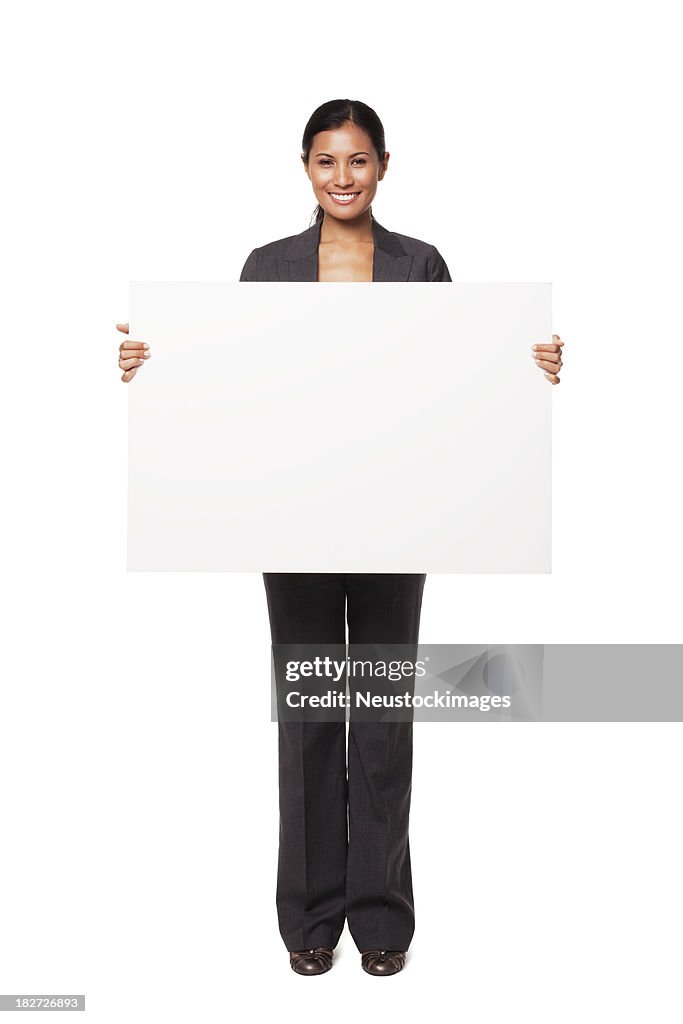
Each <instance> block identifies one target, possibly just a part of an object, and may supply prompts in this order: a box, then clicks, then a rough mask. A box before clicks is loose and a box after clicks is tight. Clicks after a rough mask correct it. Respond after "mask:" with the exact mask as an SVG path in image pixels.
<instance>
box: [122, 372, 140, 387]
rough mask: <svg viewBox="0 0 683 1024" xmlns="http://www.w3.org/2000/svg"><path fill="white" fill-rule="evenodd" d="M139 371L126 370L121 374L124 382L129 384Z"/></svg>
mask: <svg viewBox="0 0 683 1024" xmlns="http://www.w3.org/2000/svg"><path fill="white" fill-rule="evenodd" d="M137 372H138V371H137V370H126V372H125V373H122V374H121V380H122V381H123V382H124V384H127V383H128V381H129V380H132V379H133V377H134V376H135V374H136V373H137Z"/></svg>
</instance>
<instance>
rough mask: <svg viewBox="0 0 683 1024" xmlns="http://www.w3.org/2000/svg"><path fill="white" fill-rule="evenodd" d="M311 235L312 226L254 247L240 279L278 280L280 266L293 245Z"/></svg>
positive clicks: (299, 243) (302, 241) (300, 242)
mask: <svg viewBox="0 0 683 1024" xmlns="http://www.w3.org/2000/svg"><path fill="white" fill-rule="evenodd" d="M310 235H311V228H308V229H306V231H300V232H298V233H297V234H295V235H285V237H284V238H276V239H274V240H273V241H272V242H266V243H265V244H264V245H259V246H257V247H256V248H255V249H252V250H251V252H250V253H249V255H248V256H247V259H246V262H245V264H244V267H243V268H242V274H241V276H240V281H262V280H278V269H277V268H278V266H279V265H280V264H281V261H282V260H283V259H284V258H285V254H286V253H287V252H289V251H290V249H291V248H292V245H295V244H298V245H301V244H302V243H304V242H305V240H306V239H307V238H308V237H309V236H310Z"/></svg>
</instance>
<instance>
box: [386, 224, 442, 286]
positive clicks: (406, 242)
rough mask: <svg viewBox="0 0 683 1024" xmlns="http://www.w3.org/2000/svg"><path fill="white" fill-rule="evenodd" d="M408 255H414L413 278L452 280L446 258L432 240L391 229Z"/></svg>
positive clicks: (393, 237) (396, 242)
mask: <svg viewBox="0 0 683 1024" xmlns="http://www.w3.org/2000/svg"><path fill="white" fill-rule="evenodd" d="M387 234H388V235H391V237H392V239H393V240H395V244H396V245H399V246H400V247H401V248H402V249H403V251H404V253H405V254H406V255H407V256H412V257H413V270H412V272H411V278H413V279H414V280H420V281H450V280H452V279H451V275H450V271H449V269H448V266H447V264H446V261H445V259H444V258H443V256H442V255H441V253H440V252H439V250H438V249H437V247H436V246H435V245H433V244H432V243H431V242H425V241H424V239H422V238H414V237H413V236H412V235H404V234H401V232H399V231H389V232H387Z"/></svg>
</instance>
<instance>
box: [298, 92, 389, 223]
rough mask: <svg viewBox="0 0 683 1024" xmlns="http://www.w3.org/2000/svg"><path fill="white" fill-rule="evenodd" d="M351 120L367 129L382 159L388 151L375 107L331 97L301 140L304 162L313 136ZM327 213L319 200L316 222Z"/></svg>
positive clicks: (361, 102)
mask: <svg viewBox="0 0 683 1024" xmlns="http://www.w3.org/2000/svg"><path fill="white" fill-rule="evenodd" d="M349 121H350V122H351V124H355V125H356V126H357V127H358V128H360V129H361V131H364V132H365V134H366V135H367V136H368V137H369V138H370V141H371V142H372V145H373V146H374V148H375V150H376V151H377V156H378V157H379V159H380V161H381V160H383V159H384V154H385V141H384V128H383V126H382V122H381V121H380V119H379V118H378V116H377V114H376V113H375V111H374V110H373V109H372V107H369V106H368V105H367V103H363V101H362V100H328V102H327V103H323V104H321V106H319V107H318V108H317V110H314V111H313V113H312V114H311V116H310V117H309V119H308V124H307V125H306V127H305V129H304V137H303V139H302V140H301V150H302V155H303V158H304V161H305V162H306V163H308V158H309V155H310V152H311V146H312V145H313V139H314V137H315V136H316V135H317V134H318V132H328V131H330V130H331V129H333V128H341V127H342V125H345V124H347V123H348V122H349ZM324 215H325V211H324V210H323V208H322V206H321V205H320V203H318V205H317V206H316V208H315V210H314V214H313V216H314V220H313V223H315V224H317V222H318V221H319V220H322V218H323V217H324ZM370 216H371V217H372V219H373V220H374V216H373V213H372V207H371V208H370Z"/></svg>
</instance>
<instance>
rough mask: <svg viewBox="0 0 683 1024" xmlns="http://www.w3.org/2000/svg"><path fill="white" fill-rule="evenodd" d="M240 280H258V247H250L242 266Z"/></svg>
mask: <svg viewBox="0 0 683 1024" xmlns="http://www.w3.org/2000/svg"><path fill="white" fill-rule="evenodd" d="M240 281H258V249H252V250H251V252H250V253H249V255H248V256H247V261H246V263H245V264H244V266H243V267H242V273H241V274H240Z"/></svg>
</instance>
